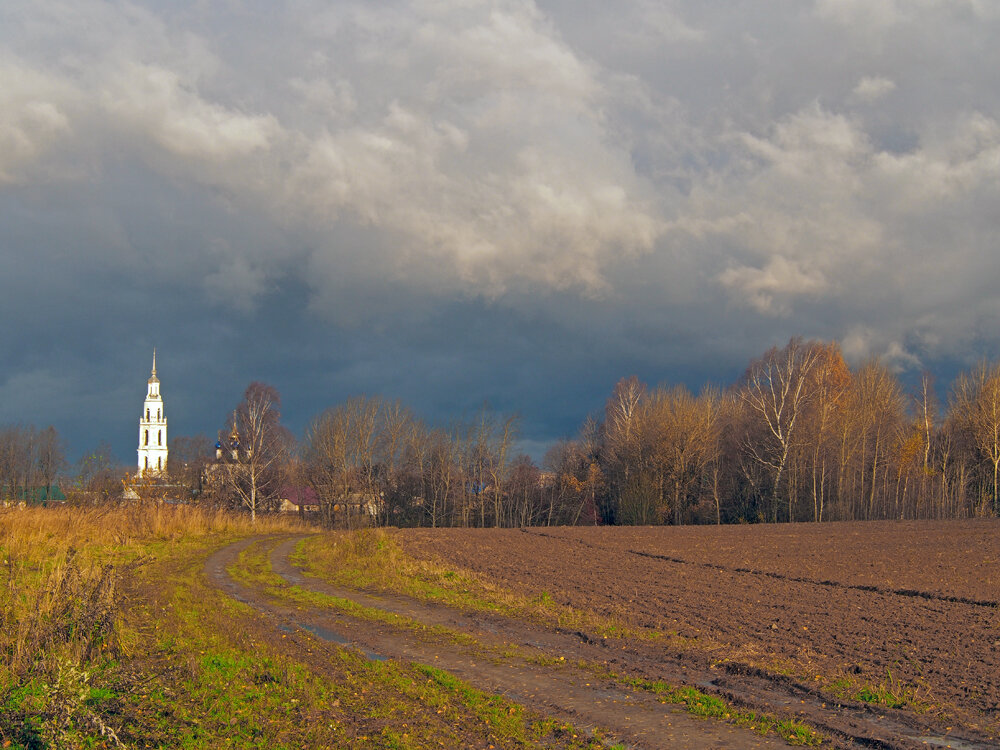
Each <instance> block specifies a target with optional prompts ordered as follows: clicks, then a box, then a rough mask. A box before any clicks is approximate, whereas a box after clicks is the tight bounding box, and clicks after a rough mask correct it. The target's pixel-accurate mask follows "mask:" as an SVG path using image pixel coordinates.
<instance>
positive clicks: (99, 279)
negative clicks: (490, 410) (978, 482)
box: [0, 0, 1000, 461]
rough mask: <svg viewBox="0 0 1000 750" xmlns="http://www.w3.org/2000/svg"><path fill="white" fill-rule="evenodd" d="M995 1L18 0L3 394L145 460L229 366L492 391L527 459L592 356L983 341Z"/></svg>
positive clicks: (5, 228) (284, 382)
mask: <svg viewBox="0 0 1000 750" xmlns="http://www.w3.org/2000/svg"><path fill="white" fill-rule="evenodd" d="M998 32H1000V13H998V12H997V11H995V10H994V9H993V7H992V6H991V5H989V4H986V3H975V2H969V3H954V2H933V1H931V2H922V3H909V2H903V1H902V0H864V1H862V0H817V1H816V2H813V3H802V2H787V3H776V4H771V5H769V6H768V7H767V8H762V7H761V6H760V4H759V3H749V2H747V3H735V4H729V5H727V6H726V7H725V8H722V7H721V6H719V7H717V6H713V5H711V4H705V3H695V2H670V3H664V2H652V1H650V0H631V1H630V2H626V3H614V4H608V3H603V2H596V1H595V2H589V0H588V1H587V2H580V0H574V1H573V2H563V0H546V1H545V2H542V1H539V2H538V3H534V2H531V1H530V0H492V1H488V0H477V1H474V2H470V3H465V4H463V6H462V7H461V8H460V9H456V8H454V7H446V6H445V5H441V4H438V3H434V2H394V3H382V4H378V5H372V4H371V3H365V2H360V1H358V2H336V3H327V2H322V3H320V2H297V3H293V4H281V3H271V4H264V5H260V6H259V7H256V8H247V7H237V6H233V5H231V4H209V5H206V4H204V3H193V2H192V3H170V4H161V3H155V2H145V3H142V2H124V1H121V2H98V1H97V0H83V1H79V0H74V2H50V3H45V4H37V3H29V2H17V1H14V2H9V3H5V4H4V6H3V8H2V9H0V81H2V82H3V84H2V85H0V229H2V233H0V263H2V272H3V273H2V275H0V314H2V316H3V321H4V324H5V325H4V326H3V327H2V328H0V351H2V352H3V355H2V356H0V422H12V421H13V422H17V421H22V422H34V423H36V424H47V423H50V422H51V423H53V424H55V425H56V426H57V427H58V428H59V429H60V430H61V431H63V432H64V433H65V434H66V436H67V437H68V438H69V440H70V443H71V447H72V452H73V453H74V454H78V453H79V452H81V451H83V450H85V449H86V448H88V447H89V446H92V445H94V444H96V443H97V442H99V441H101V440H110V441H111V442H112V444H113V445H114V446H115V448H116V450H117V451H118V452H119V453H120V455H121V457H122V458H123V459H124V460H126V461H130V460H131V459H132V455H133V454H132V453H131V451H132V446H133V444H134V434H133V433H134V432H135V419H136V417H137V414H138V409H139V406H140V404H141V399H142V396H143V392H144V391H143V388H144V382H145V378H146V373H147V372H148V366H149V365H148V361H149V358H150V355H151V351H152V348H153V347H154V346H156V347H157V348H158V350H159V352H160V359H159V364H160V374H161V379H162V380H163V388H164V394H165V398H166V402H167V408H168V410H169V415H170V420H171V430H172V432H173V434H180V433H196V432H206V433H212V432H214V430H215V429H217V428H218V426H219V425H220V424H221V423H222V421H223V420H224V418H225V415H226V412H227V411H228V410H229V409H230V408H231V407H232V406H233V405H234V404H235V403H236V401H237V400H238V399H239V397H240V393H241V392H242V390H243V388H244V387H245V385H246V384H247V383H248V382H249V381H251V380H254V379H260V380H266V381H269V382H272V383H274V384H275V385H276V386H278V387H279V389H280V390H281V391H282V393H283V395H284V398H285V404H286V415H287V418H288V421H289V424H290V426H292V427H293V429H295V430H301V429H303V428H304V427H305V425H306V424H307V422H308V420H309V419H310V418H311V416H312V415H314V414H315V413H317V412H318V411H320V410H321V409H323V408H325V407H326V406H329V405H332V404H334V403H336V402H337V401H339V400H342V399H344V398H346V397H348V396H350V395H352V394H355V393H360V392H366V393H381V394H383V395H386V396H389V397H393V398H400V399H402V400H404V401H406V402H407V403H409V404H411V405H412V406H413V407H414V408H416V409H417V411H418V412H420V413H421V414H423V415H424V416H425V417H426V418H427V419H429V420H431V421H434V422H438V423H446V422H448V421H450V420H453V419H456V418H460V417H462V416H463V415H469V414H471V413H472V412H474V411H475V410H476V409H477V408H479V407H480V406H481V405H482V403H483V402H484V401H486V402H489V403H490V404H491V405H492V406H493V407H495V408H497V409H500V410H503V411H505V412H519V413H521V414H522V415H523V431H524V436H525V446H526V447H528V448H529V449H530V450H532V451H533V452H534V453H535V454H536V455H537V454H538V453H540V452H541V451H542V450H543V449H544V446H545V445H546V444H547V443H548V442H549V441H551V440H553V439H555V438H557V437H560V436H562V435H565V434H567V433H569V432H572V430H573V429H574V428H575V427H576V425H577V424H578V423H579V422H580V420H581V419H582V418H583V417H584V416H585V415H586V414H587V413H588V412H590V411H593V410H595V409H600V408H601V405H602V403H603V400H604V398H605V397H606V395H607V393H608V392H609V391H610V388H611V387H612V385H613V384H614V382H615V381H616V380H617V379H618V378H619V377H621V376H624V375H628V374H631V373H636V374H638V375H639V376H640V377H642V378H643V379H644V380H647V381H650V382H660V381H670V382H684V383H687V384H689V385H690V386H692V387H694V388H697V387H699V386H700V385H701V384H702V383H704V382H707V381H712V382H715V383H717V384H726V383H728V382H730V381H731V380H732V379H734V378H736V377H738V375H739V373H740V372H741V371H742V369H743V368H744V367H745V365H746V364H747V362H748V360H749V359H750V358H751V357H753V356H755V355H756V354H759V353H760V352H762V351H763V350H765V349H766V348H767V347H769V346H771V345H773V344H780V343H782V342H783V341H785V340H787V338H788V337H789V336H792V335H803V336H807V337H821V338H826V339H837V340H839V341H841V342H842V344H843V346H844V349H845V351H846V352H847V354H848V355H849V356H850V357H851V358H852V359H853V360H854V361H861V360H863V359H864V358H866V357H868V356H883V357H885V358H886V360H887V361H889V362H890V363H891V364H892V366H894V367H896V368H897V369H899V370H900V371H901V372H908V371H909V372H912V371H916V370H918V369H921V368H924V367H931V368H933V369H935V370H937V371H939V372H940V373H942V379H945V376H946V375H948V374H949V373H953V372H954V371H955V370H956V369H957V368H960V367H961V366H963V363H967V362H971V361H975V360H976V359H978V358H980V357H983V356H987V357H995V356H996V354H997V344H998V343H1000V337H998V335H997V331H998V330H1000V305H998V303H997V302H996V301H995V295H994V294H993V290H994V287H995V286H996V282H997V279H998V275H1000V260H998V256H997V255H996V247H997V245H998V240H1000V220H998V218H997V214H996V211H995V210H994V209H995V206H996V205H997V204H998V200H1000V179H998V177H1000V156H998V155H1000V92H998V91H997V89H996V87H995V85H994V82H993V77H994V75H995V74H994V71H995V70H996V69H997V68H998V66H1000V59H998V57H1000V52H998V50H997V48H996V45H995V39H996V38H997V36H998Z"/></svg>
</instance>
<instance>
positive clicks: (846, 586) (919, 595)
mask: <svg viewBox="0 0 1000 750" xmlns="http://www.w3.org/2000/svg"><path fill="white" fill-rule="evenodd" d="M520 531H522V532H523V533H525V534H529V535H531V536H542V537H545V538H546V539H555V540H557V541H562V542H576V543H577V544H582V545H583V546H584V547H589V548H590V549H607V548H606V547H603V546H602V545H599V544H591V543H590V542H586V541H584V540H583V539H575V538H573V537H565V536H559V535H557V534H546V533H545V532H544V531H538V530H536V529H520ZM622 551H623V552H625V553H627V554H630V555H636V556H638V557H645V558H648V559H652V560H663V561H664V562H671V563H677V564H678V565H690V566H692V567H696V568H707V569H708V570H717V571H720V572H723V573H745V574H748V575H754V576H762V577H765V578H773V579H775V580H778V581H787V582H789V583H806V584H811V585H813V586H826V587H828V588H835V589H842V590H844V591H867V592H869V593H873V594H881V595H883V596H905V597H909V598H912V599H926V600H929V601H938V602H946V603H948V604H968V605H970V606H973V607H989V608H992V609H997V608H1000V602H997V601H992V600H990V599H971V598H968V597H964V596H952V595H950V594H935V593H933V592H931V591H918V590H916V589H892V588H883V587H881V586H872V585H869V584H863V583H844V582H842V581H831V580H819V579H816V578H805V577H803V576H790V575H786V574H784V573H775V572H773V571H768V570H755V569H754V568H744V567H737V568H731V567H728V566H726V565H718V564H716V563H709V562H696V561H694V560H685V559H683V558H680V557H672V556H670V555H661V554H658V553H656V552H646V551H644V550H636V549H624V550H622Z"/></svg>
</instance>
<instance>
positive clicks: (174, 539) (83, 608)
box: [0, 505, 306, 746]
mask: <svg viewBox="0 0 1000 750" xmlns="http://www.w3.org/2000/svg"><path fill="white" fill-rule="evenodd" d="M303 530H306V529H304V527H302V526H301V525H300V524H299V523H298V521H297V519H287V518H278V517H262V518H260V519H258V521H257V523H256V524H251V523H250V519H249V518H248V517H245V516H242V515H235V514H232V513H226V512H223V511H216V510H204V509H201V508H196V507H187V506H166V505H130V506H122V507H103V508H92V507H91V508H74V507H62V508H21V509H18V508H6V509H0V576H2V578H0V581H2V584H0V716H2V717H3V719H4V720H3V721H0V725H5V726H0V744H2V743H4V742H6V741H12V742H13V743H14V744H15V746H17V745H24V746H39V745H42V746H44V745H50V744H51V745H56V746H72V745H74V744H76V743H75V742H74V741H73V737H74V734H73V733H74V732H84V733H86V734H88V735H89V736H93V735H94V734H95V733H96V734H100V735H102V736H104V738H105V740H106V741H107V742H108V743H109V744H111V745H112V746H114V745H116V744H117V738H116V737H115V735H114V733H113V731H111V730H110V729H108V727H107V726H106V724H105V722H104V721H103V719H102V716H101V712H100V710H99V709H98V708H97V705H98V704H99V698H100V696H101V694H102V690H103V688H102V687H101V686H102V684H107V683H108V682H109V681H113V680H114V679H117V678H118V676H117V675H114V674H112V673H113V672H114V670H115V668H116V665H117V664H118V663H119V662H120V660H121V659H122V658H123V657H127V656H128V655H129V652H130V650H131V645H132V644H131V641H132V640H134V636H133V635H132V634H131V632H130V631H129V629H128V628H127V627H126V626H125V625H124V608H123V600H122V592H123V588H124V587H125V586H126V584H127V582H128V580H129V578H130V576H131V574H132V573H133V572H134V570H135V568H136V567H138V566H140V565H142V564H143V562H144V561H147V560H152V559H157V558H158V557H161V556H164V555H167V554H170V553H171V552H176V551H177V550H178V548H179V547H183V546H184V545H190V544H192V543H196V544H197V543H204V542H206V541H209V540H212V539H220V540H221V539H226V538H235V537H238V536H242V535H248V534H252V533H275V532H292V531H303ZM3 579H5V580H3ZM6 727H10V728H11V729H10V730H9V731H11V732H12V734H11V735H7V731H8V729H7V728H6Z"/></svg>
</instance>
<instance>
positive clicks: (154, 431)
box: [138, 349, 167, 477]
mask: <svg viewBox="0 0 1000 750" xmlns="http://www.w3.org/2000/svg"><path fill="white" fill-rule="evenodd" d="M146 383H147V385H146V400H145V402H144V403H143V405H142V411H143V413H142V416H140V417H139V472H138V476H140V477H142V476H157V475H159V474H161V473H162V472H163V471H165V470H166V468H167V417H166V412H164V411H163V397H162V396H161V395H160V379H159V378H158V377H156V350H155V349H154V350H153V372H152V374H151V375H150V376H149V380H148V381H146Z"/></svg>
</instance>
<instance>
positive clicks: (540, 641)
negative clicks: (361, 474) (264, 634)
mask: <svg viewBox="0 0 1000 750" xmlns="http://www.w3.org/2000/svg"><path fill="white" fill-rule="evenodd" d="M301 538H302V537H292V538H285V539H284V540H283V541H282V540H281V539H278V538H274V537H256V538H251V539H246V540H243V541H241V542H237V543H235V544H232V545H229V546H227V547H224V548H222V549H220V550H219V551H217V552H215V553H214V554H213V555H212V556H211V557H210V558H209V559H208V560H207V561H206V564H205V571H206V574H207V576H208V579H209V581H210V582H211V583H212V584H213V585H214V586H216V587H217V588H219V589H221V590H222V591H224V592H226V593H227V594H229V595H230V596H233V597H235V598H237V599H238V600H240V601H242V602H243V603H245V604H248V605H249V606H251V607H253V608H254V609H255V610H257V611H258V612H260V613H264V614H266V615H269V616H270V617H271V618H272V619H273V621H274V623H275V628H276V630H279V631H282V632H285V633H288V632H291V631H293V630H304V631H308V632H310V633H312V634H313V635H314V636H316V637H318V638H320V639H322V640H326V641H331V642H333V643H335V644H337V645H339V646H342V647H347V648H354V649H356V650H359V651H361V652H362V653H363V654H365V655H366V656H367V657H368V658H391V659H397V660H402V661H407V662H416V663H421V664H430V665H433V666H435V667H437V668H440V669H443V670H445V671H447V672H449V673H451V674H453V675H455V676H456V677H458V678H460V679H462V680H464V681H466V682H468V683H470V684H472V685H473V686H475V687H477V688H479V689H480V690H484V691H486V692H489V693H496V694H501V695H504V696H505V697H507V698H508V699H510V700H513V701H515V702H517V703H520V704H521V705H523V706H525V707H526V708H528V709H530V710H533V711H535V712H538V713H541V714H544V715H547V716H551V717H554V718H558V719H561V720H563V721H568V722H570V723H572V724H574V725H575V726H576V727H577V728H579V729H587V730H591V731H592V730H593V729H595V728H600V729H602V730H605V731H608V732H610V733H611V734H612V735H613V736H614V737H615V739H616V740H617V741H623V742H625V743H626V745H627V746H629V747H635V748H691V749H692V750H718V749H720V748H733V749H734V750H752V749H756V748H781V747H787V744H786V743H785V742H784V741H783V740H781V738H779V737H777V736H774V735H765V736H761V735H759V734H757V733H755V732H752V731H751V730H749V729H745V728H742V727H737V726H734V725H730V724H727V723H724V722H720V721H711V720H705V719H699V718H696V717H693V716H691V715H690V714H688V713H687V712H686V711H685V710H684V709H683V708H681V707H678V706H675V705H671V704H665V703H661V702H660V701H659V699H658V698H657V697H656V696H655V695H653V694H651V693H647V692H644V691H641V690H635V689H630V688H625V687H622V686H621V685H619V684H617V683H615V682H613V681H611V680H608V679H602V678H599V677H596V676H595V675H594V674H593V673H588V672H586V671H584V670H581V669H578V668H577V667H576V666H574V664H575V663H576V661H577V660H579V659H583V660H586V661H589V662H591V663H598V662H601V663H603V662H605V661H608V659H607V655H608V652H609V651H610V649H611V648H612V647H611V646H609V645H606V644H603V643H600V642H597V643H595V642H593V639H586V636H583V637H581V636H582V634H577V633H574V632H571V631H554V630H548V629H543V628H539V627H538V626H534V625H532V624H530V623H524V622H522V621H518V620H509V619H507V618H503V617H500V616H493V615H479V614H470V613H466V612H461V611H458V610H454V609H451V608H448V607H445V606H443V605H438V604H433V603H426V602H421V601H417V600H414V599H411V598H408V597H402V596H391V595H373V594H366V593H362V592H357V591H352V590H345V589H341V588H339V587H336V586H332V585H330V584H327V583H325V582H323V581H320V580H318V579H313V578H307V577H305V576H304V575H303V574H302V572H301V571H299V570H298V569H297V568H295V567H294V566H293V565H292V564H291V562H290V561H289V555H290V554H291V552H292V551H293V550H294V547H295V544H296V543H297V542H298V540H299V539H301ZM257 542H263V543H265V544H271V543H273V544H275V547H274V549H273V550H272V553H271V560H272V569H273V570H274V572H275V573H277V574H278V575H280V576H282V577H283V578H284V579H285V580H286V582H288V583H289V584H290V585H294V586H299V587H301V588H303V589H307V590H309V591H314V592H318V593H322V594H327V595H330V596H336V597H339V598H343V599H347V600H349V601H352V602H354V603H355V604H359V605H361V606H364V607H372V608H376V609H379V610H381V611H383V612H390V613H394V614H398V615H401V616H403V617H407V618H411V619H412V620H414V621H416V622H418V623H420V624H422V625H425V626H434V625H439V626H444V627H447V628H450V629H453V630H457V631H460V632H462V633H465V634H467V635H472V636H473V637H474V638H475V639H477V640H478V641H480V642H481V643H482V644H486V646H487V647H488V646H495V647H498V648H500V649H503V648H507V647H509V646H515V647H518V648H519V649H522V650H523V649H528V650H534V651H536V652H537V653H539V654H549V655H550V658H551V655H554V654H559V655H561V656H562V657H563V660H561V661H560V664H561V665H562V666H542V665H540V664H536V663H532V662H531V661H529V660H527V659H524V658H521V657H501V658H499V659H498V658H497V654H496V653H495V651H496V649H493V651H494V652H493V653H491V651H490V650H489V649H487V650H485V651H484V648H483V646H479V647H475V646H468V645H462V644H459V643H453V642H442V638H441V637H440V636H436V637H435V636H434V635H433V634H431V635H430V636H429V635H428V634H427V633H426V632H422V631H420V630H418V629H412V630H411V629H406V628H397V627H392V626H389V625H385V624H384V623H380V622H374V621H370V620H362V619H357V618H353V617H350V616H348V615H345V614H343V613H340V612H338V611H336V610H332V609H323V608H319V607H315V608H312V607H303V606H302V605H294V606H293V605H284V604H281V603H278V602H275V601H274V600H272V599H270V598H269V597H268V596H266V595H265V594H263V593H262V592H260V591H257V590H255V589H252V588H249V587H247V586H244V585H243V584H242V583H240V582H238V581H236V580H234V579H233V578H232V577H231V576H230V575H229V573H228V572H227V568H228V567H230V566H231V565H233V564H234V563H235V562H236V561H237V559H238V557H239V554H240V553H241V552H242V551H243V550H245V549H246V548H247V547H249V546H250V545H252V544H254V543H257ZM432 632H433V631H432ZM585 639H586V640H585ZM587 640H590V641H591V642H590V643H588V642H587ZM616 646H617V644H616ZM853 746H856V745H851V744H846V745H845V747H853ZM875 746H876V747H897V746H896V745H882V744H880V745H875Z"/></svg>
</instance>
